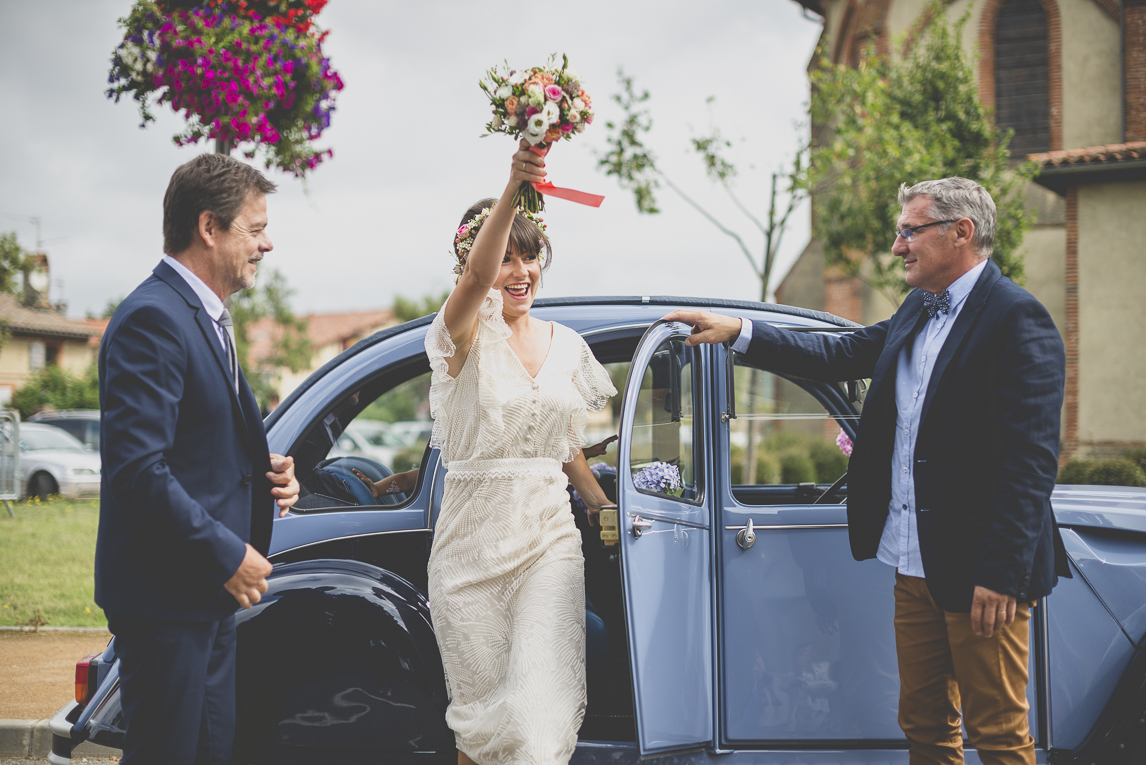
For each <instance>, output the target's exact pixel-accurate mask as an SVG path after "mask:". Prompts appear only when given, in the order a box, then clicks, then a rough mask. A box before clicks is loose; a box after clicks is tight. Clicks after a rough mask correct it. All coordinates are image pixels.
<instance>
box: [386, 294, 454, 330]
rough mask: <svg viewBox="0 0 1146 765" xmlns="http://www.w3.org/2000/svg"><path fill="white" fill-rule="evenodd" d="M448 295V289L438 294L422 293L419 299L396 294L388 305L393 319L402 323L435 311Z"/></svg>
mask: <svg viewBox="0 0 1146 765" xmlns="http://www.w3.org/2000/svg"><path fill="white" fill-rule="evenodd" d="M449 296H450V291H449V290H446V291H444V292H442V294H440V295H424V296H423V297H422V299H421V300H417V299H414V300H410V299H408V298H404V297H402V296H401V295H398V296H396V297H395V298H394V304H393V305H391V306H390V310H391V311H393V313H394V319H395V320H396V321H397V322H398V323H399V324H403V323H405V322H407V321H413V320H414V319H419V318H421V317H423V316H428V315H429V314H431V313H437V311H438V309H439V308H441V307H442V303H444V302H446V298H448V297H449Z"/></svg>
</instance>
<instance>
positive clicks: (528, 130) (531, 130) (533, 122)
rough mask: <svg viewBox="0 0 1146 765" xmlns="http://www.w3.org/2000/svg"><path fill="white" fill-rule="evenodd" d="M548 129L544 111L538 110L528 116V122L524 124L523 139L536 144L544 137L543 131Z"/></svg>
mask: <svg viewBox="0 0 1146 765" xmlns="http://www.w3.org/2000/svg"><path fill="white" fill-rule="evenodd" d="M548 129H549V120H547V119H546V118H545V113H544V112H538V113H537V114H535V115H533V116H532V117H530V118H529V122H528V123H527V124H526V126H525V140H527V141H529V143H530V144H531V145H533V146H536V145H537V144H539V143H540V142H541V140H542V139H544V138H545V131H546V130H548Z"/></svg>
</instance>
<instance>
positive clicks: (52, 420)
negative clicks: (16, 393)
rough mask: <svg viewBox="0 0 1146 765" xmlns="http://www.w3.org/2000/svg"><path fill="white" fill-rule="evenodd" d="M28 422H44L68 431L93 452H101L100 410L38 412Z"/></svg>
mask: <svg viewBox="0 0 1146 765" xmlns="http://www.w3.org/2000/svg"><path fill="white" fill-rule="evenodd" d="M28 422H42V423H44V424H45V425H55V426H56V427H57V428H60V429H62V430H66V431H68V432H69V433H71V434H72V435H73V436H75V437H76V438H77V439H78V440H79V441H81V442H83V444H84V445H85V446H87V447H88V448H90V449H91V450H92V451H96V452H98V451H99V410H98V409H64V410H62V411H59V412H37V413H36V414H33V415H32V416H31V417H29V418H28Z"/></svg>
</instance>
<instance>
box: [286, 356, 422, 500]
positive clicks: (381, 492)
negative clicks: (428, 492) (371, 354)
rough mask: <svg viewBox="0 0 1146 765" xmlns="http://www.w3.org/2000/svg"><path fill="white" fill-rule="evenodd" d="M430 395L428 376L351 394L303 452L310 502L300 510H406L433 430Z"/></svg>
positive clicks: (320, 424)
mask: <svg viewBox="0 0 1146 765" xmlns="http://www.w3.org/2000/svg"><path fill="white" fill-rule="evenodd" d="M429 390H430V373H429V372H424V373H421V374H415V376H413V377H412V378H410V379H406V380H401V381H400V382H397V383H394V382H393V380H390V379H382V380H380V381H378V382H377V383H376V384H369V385H367V386H365V387H364V388H362V389H360V390H358V391H355V392H353V393H351V394H350V395H349V396H348V397H347V398H346V399H344V400H343V401H342V402H340V403H339V404H338V405H337V406H336V407H335V409H334V411H332V412H330V413H328V414H327V415H325V416H324V417H323V418H321V419H320V420H319V421H317V422H316V423H315V425H314V427H313V428H312V429H311V432H310V434H309V435H308V437H307V439H306V441H305V443H304V444H303V448H302V449H301V450H300V454H301V455H302V456H303V457H304V458H303V459H302V460H300V461H301V463H302V465H301V466H300V468H299V470H300V473H302V474H303V476H302V478H303V480H302V484H303V488H304V490H305V492H304V494H305V496H303V497H302V498H301V499H300V500H299V503H298V506H297V507H298V508H299V509H300V510H307V511H314V510H322V509H332V508H339V509H343V508H347V507H355V506H359V507H364V508H366V507H368V508H372V509H379V508H380V507H385V508H397V507H402V506H404V505H406V504H408V503H409V502H410V501H411V500H412V498H413V496H414V489H415V487H416V486H417V484H418V481H419V478H420V477H421V476H420V468H421V463H422V460H423V457H424V454H425V452H426V446H427V444H428V443H429V440H430V433H431V432H432V430H433V421H432V420H431V419H430V411H429V410H430V406H429ZM371 397H372V398H371ZM312 462H313V467H310V468H309V469H308V463H312ZM362 476H366V479H367V480H363V478H362Z"/></svg>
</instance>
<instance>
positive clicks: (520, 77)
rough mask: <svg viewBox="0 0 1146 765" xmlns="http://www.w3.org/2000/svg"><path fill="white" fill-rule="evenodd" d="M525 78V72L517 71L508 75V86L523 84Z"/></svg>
mask: <svg viewBox="0 0 1146 765" xmlns="http://www.w3.org/2000/svg"><path fill="white" fill-rule="evenodd" d="M525 77H526V74H525V72H523V71H521V70H520V69H518V70H517V71H515V72H513V73H512V74H510V75H509V84H510V85H520V84H521V83H523V82H525Z"/></svg>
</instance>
